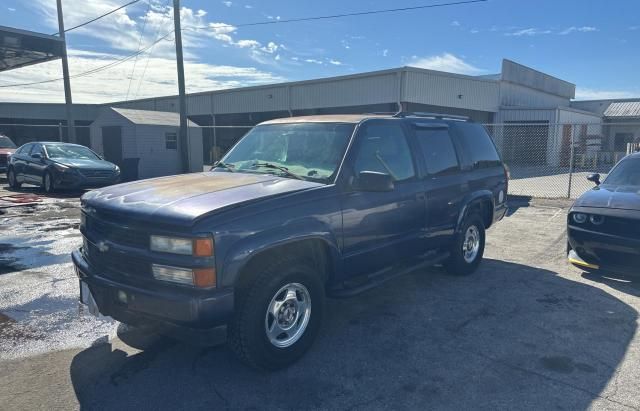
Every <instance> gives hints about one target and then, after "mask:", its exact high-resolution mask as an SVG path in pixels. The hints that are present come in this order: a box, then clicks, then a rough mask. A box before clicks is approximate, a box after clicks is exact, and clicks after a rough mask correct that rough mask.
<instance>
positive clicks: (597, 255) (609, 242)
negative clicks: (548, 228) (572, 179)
mask: <svg viewBox="0 0 640 411" xmlns="http://www.w3.org/2000/svg"><path fill="white" fill-rule="evenodd" d="M587 178H588V179H589V180H590V181H593V182H594V183H595V184H596V185H597V186H596V187H594V188H593V189H591V190H589V191H587V192H586V193H584V194H583V195H582V196H581V197H580V198H579V199H578V200H577V201H576V202H575V203H574V205H573V207H571V210H570V211H569V215H568V221H567V226H568V227H567V233H568V246H567V248H568V258H569V261H570V262H571V263H572V264H574V265H576V266H578V267H581V268H584V269H587V270H604V271H612V272H619V273H626V274H640V153H637V154H632V155H629V156H627V157H625V158H624V159H623V160H621V161H620V162H619V163H618V164H617V165H616V166H615V167H614V168H613V169H612V170H611V172H610V173H609V175H608V176H607V178H606V179H605V180H604V181H603V182H602V183H600V175H599V174H591V175H590V176H589V177H587Z"/></svg>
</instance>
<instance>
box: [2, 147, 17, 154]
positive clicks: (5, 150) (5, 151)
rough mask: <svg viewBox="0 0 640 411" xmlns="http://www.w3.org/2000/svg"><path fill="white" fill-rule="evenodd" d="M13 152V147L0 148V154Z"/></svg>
mask: <svg viewBox="0 0 640 411" xmlns="http://www.w3.org/2000/svg"><path fill="white" fill-rule="evenodd" d="M15 152H16V149H15V148H0V154H13V153H15Z"/></svg>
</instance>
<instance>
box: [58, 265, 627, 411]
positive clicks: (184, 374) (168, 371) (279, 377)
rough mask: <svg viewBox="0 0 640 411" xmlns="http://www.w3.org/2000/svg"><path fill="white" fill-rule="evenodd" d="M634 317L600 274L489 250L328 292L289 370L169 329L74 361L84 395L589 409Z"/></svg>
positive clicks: (295, 404)
mask: <svg viewBox="0 0 640 411" xmlns="http://www.w3.org/2000/svg"><path fill="white" fill-rule="evenodd" d="M636 319H637V313H636V311H635V310H634V309H632V308H631V307H629V306H628V305H626V304H624V303H623V302H621V301H619V300H618V299H616V298H614V297H612V296H611V295H609V294H607V293H606V292H604V291H602V290H600V289H598V288H595V287H592V286H589V285H586V284H582V283H578V282H575V281H570V280H567V279H565V278H562V277H561V276H558V275H557V274H556V273H555V272H552V271H548V270H544V269H539V268H534V267H530V266H525V265H520V264H514V263H508V262H503V261H497V260H485V262H484V263H483V264H482V265H481V268H480V270H479V272H477V273H476V274H474V275H472V276H469V277H450V276H447V275H445V274H444V273H443V272H442V271H441V270H439V269H437V268H434V269H429V270H420V271H416V272H414V273H412V274H409V275H407V276H404V277H400V278H399V279H397V280H396V281H394V282H391V283H387V284H385V285H383V286H381V287H379V288H377V289H374V290H371V291H369V292H367V293H365V294H362V295H360V296H357V297H354V298H351V299H344V300H334V299H330V300H328V301H327V310H326V314H325V322H324V324H325V325H324V327H323V329H322V332H321V333H320V336H319V338H318V341H316V343H315V344H314V346H313V347H312V349H311V350H310V351H309V352H308V353H307V354H306V355H305V356H304V357H303V358H302V359H301V360H300V361H299V362H298V363H296V364H294V365H293V366H291V367H290V368H288V369H286V370H282V371H278V372H273V373H267V372H258V371H254V370H252V369H249V368H247V367H245V366H244V365H242V364H241V363H240V362H238V361H237V360H236V358H235V357H234V356H233V354H232V353H231V352H230V350H229V349H228V348H227V347H226V346H225V345H217V346H211V347H201V346H199V347H196V346H189V345H186V344H183V343H178V342H175V341H172V340H169V339H166V338H158V339H156V340H155V342H153V341H152V342H149V341H148V340H147V344H146V345H145V347H146V348H144V350H142V351H135V350H130V349H127V352H130V354H127V353H126V352H125V351H124V348H123V349H121V348H118V347H122V346H121V345H119V344H122V343H121V342H119V341H115V342H113V343H109V344H104V345H100V346H96V347H92V348H89V349H86V350H84V351H82V352H80V353H79V354H77V355H76V356H75V357H74V359H73V361H72V363H71V366H70V374H71V380H72V382H73V386H74V389H75V393H76V396H77V399H78V401H79V404H80V406H81V408H84V409H93V408H101V409H133V408H145V409H148V408H151V409H182V408H188V409H194V408H196V409H197V408H207V409H222V408H224V409H227V408H234V409H235V408H238V409H240V408H242V409H245V408H249V409H310V408H320V409H388V408H391V409H433V408H448V409H500V408H502V409H511V408H514V407H516V408H518V407H526V408H531V409H550V408H554V409H567V408H569V409H586V408H588V407H589V406H590V405H591V403H592V401H594V400H596V399H599V400H600V401H615V400H616V399H615V393H609V392H607V393H606V394H611V395H612V397H611V399H610V400H609V399H603V398H602V397H604V395H605V393H604V391H605V387H606V386H607V383H608V382H609V381H610V380H611V379H612V378H613V377H614V374H615V373H616V367H617V366H618V364H619V363H620V362H621V361H622V359H623V358H624V356H625V352H626V350H627V347H628V345H629V343H630V341H631V339H632V338H633V336H634V333H635V328H636ZM621 398H622V399H621V400H620V401H621V403H622V404H624V398H629V397H624V396H623V397H621ZM621 403H617V404H613V407H616V405H617V406H620V404H621Z"/></svg>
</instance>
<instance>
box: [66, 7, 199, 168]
mask: <svg viewBox="0 0 640 411" xmlns="http://www.w3.org/2000/svg"><path fill="white" fill-rule="evenodd" d="M58 1H60V0H58ZM173 25H174V27H175V32H174V36H175V39H176V63H177V66H178V94H179V106H180V132H179V133H178V141H179V143H178V145H179V147H180V158H181V159H182V171H183V172H184V173H188V172H189V171H190V170H189V140H188V138H187V97H186V94H185V86H184V62H183V61H182V31H181V30H180V0H173Z"/></svg>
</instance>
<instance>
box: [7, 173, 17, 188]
mask: <svg viewBox="0 0 640 411" xmlns="http://www.w3.org/2000/svg"><path fill="white" fill-rule="evenodd" d="M9 185H10V186H14V185H16V176H15V174H13V170H9Z"/></svg>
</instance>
